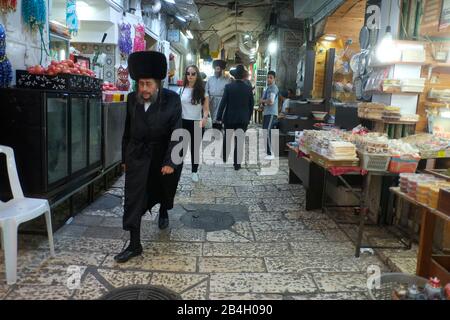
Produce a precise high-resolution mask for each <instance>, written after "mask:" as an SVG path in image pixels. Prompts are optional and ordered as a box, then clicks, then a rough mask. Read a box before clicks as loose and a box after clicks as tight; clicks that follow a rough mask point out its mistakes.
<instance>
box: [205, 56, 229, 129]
mask: <svg viewBox="0 0 450 320" xmlns="http://www.w3.org/2000/svg"><path fill="white" fill-rule="evenodd" d="M226 67H227V62H226V61H224V60H214V62H213V68H214V76H212V77H209V78H208V82H207V83H206V89H205V90H206V93H207V94H208V96H209V110H210V113H211V118H212V121H213V127H214V128H215V129H219V130H220V129H222V125H221V124H219V123H218V121H217V114H218V111H219V107H220V102H221V101H222V97H223V92H224V91H225V86H226V85H227V84H229V83H230V82H231V80H230V78H229V77H226V76H225V74H224V73H225V69H226Z"/></svg>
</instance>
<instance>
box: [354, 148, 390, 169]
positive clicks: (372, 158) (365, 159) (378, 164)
mask: <svg viewBox="0 0 450 320" xmlns="http://www.w3.org/2000/svg"><path fill="white" fill-rule="evenodd" d="M358 157H359V159H360V160H361V168H362V169H364V170H367V171H387V170H388V169H389V163H390V162H391V156H389V155H385V154H375V153H366V152H358Z"/></svg>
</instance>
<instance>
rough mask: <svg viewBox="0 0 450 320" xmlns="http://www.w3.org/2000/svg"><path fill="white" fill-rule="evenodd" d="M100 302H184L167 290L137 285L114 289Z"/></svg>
mask: <svg viewBox="0 0 450 320" xmlns="http://www.w3.org/2000/svg"><path fill="white" fill-rule="evenodd" d="M100 300H182V299H181V297H180V296H179V295H178V294H177V293H175V292H172V291H170V290H168V289H166V288H161V287H155V286H149V285H135V286H129V287H124V288H118V289H114V290H112V291H110V292H108V293H107V294H105V295H104V296H102V297H101V298H100Z"/></svg>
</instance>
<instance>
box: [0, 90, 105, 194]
mask: <svg viewBox="0 0 450 320" xmlns="http://www.w3.org/2000/svg"><path fill="white" fill-rule="evenodd" d="M0 100H1V101H2V107H1V108H0V144H3V145H7V146H10V147H12V148H13V149H14V152H15V156H16V163H17V168H18V173H19V178H20V180H21V184H22V188H23V190H24V192H25V194H26V196H33V197H43V198H47V199H53V198H55V197H61V196H64V194H65V193H68V192H70V191H71V190H70V189H71V188H76V186H77V184H79V183H81V182H82V181H83V179H87V178H89V176H92V175H93V174H95V173H96V172H99V171H101V169H102V147H103V146H102V121H103V120H102V97H101V93H100V92H99V93H72V92H56V91H41V90H33V89H2V90H0ZM0 171H2V169H0ZM0 175H4V172H3V173H0ZM2 185H3V184H2ZM7 191H8V190H7V187H2V186H1V185H0V194H1V195H2V198H4V197H5V193H6V192H7Z"/></svg>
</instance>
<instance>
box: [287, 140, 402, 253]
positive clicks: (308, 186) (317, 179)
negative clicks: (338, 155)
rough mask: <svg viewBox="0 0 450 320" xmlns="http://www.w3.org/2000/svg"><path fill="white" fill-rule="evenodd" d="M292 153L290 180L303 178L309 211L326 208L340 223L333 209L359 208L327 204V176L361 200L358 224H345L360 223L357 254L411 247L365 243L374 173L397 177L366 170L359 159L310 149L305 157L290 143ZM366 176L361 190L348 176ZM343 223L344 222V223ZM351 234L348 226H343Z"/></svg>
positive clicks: (294, 180) (356, 247) (391, 174)
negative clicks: (335, 158) (371, 183)
mask: <svg viewBox="0 0 450 320" xmlns="http://www.w3.org/2000/svg"><path fill="white" fill-rule="evenodd" d="M288 147H289V149H290V152H289V183H297V182H299V181H301V183H302V184H303V186H304V188H305V190H306V210H307V211H309V210H314V209H322V211H323V212H324V213H326V214H328V215H329V216H330V217H331V218H332V219H333V221H335V222H336V223H337V224H338V225H339V223H340V222H339V221H336V220H335V219H334V217H333V216H332V215H331V214H330V213H329V211H328V209H331V208H343V207H344V208H355V206H348V205H344V206H342V205H334V204H329V203H327V187H326V186H327V178H328V177H329V175H331V176H334V177H337V178H338V179H339V180H340V181H341V182H342V183H343V185H344V186H345V188H346V189H347V190H349V191H350V192H351V193H352V194H353V195H354V197H355V198H356V199H357V200H358V201H359V203H360V204H359V206H357V208H359V219H358V222H356V223H349V222H345V223H344V224H357V225H358V237H357V239H356V241H355V256H356V257H359V256H360V254H361V249H365V248H367V249H375V248H377V249H405V247H406V248H410V247H411V243H409V244H406V243H403V242H402V243H403V244H404V246H403V247H398V246H396V247H388V246H373V245H368V244H367V245H365V244H362V241H363V234H364V229H365V226H366V220H367V217H368V211H369V208H368V207H369V200H368V197H369V192H370V188H369V187H370V182H371V179H372V177H373V176H380V175H381V176H396V175H397V174H393V173H390V172H376V171H365V170H362V169H361V168H360V167H359V161H342V160H340V161H333V160H330V159H328V158H326V157H324V156H322V155H319V154H317V153H314V152H310V154H309V157H305V156H304V153H303V152H302V150H299V148H298V147H292V146H288ZM355 175H357V176H362V177H363V186H362V190H361V192H359V191H357V190H355V189H354V188H353V187H352V186H351V185H350V183H349V182H348V178H347V179H346V178H345V177H346V176H355ZM341 223H342V222H341ZM342 231H343V232H344V233H346V234H347V232H346V231H345V229H342Z"/></svg>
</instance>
